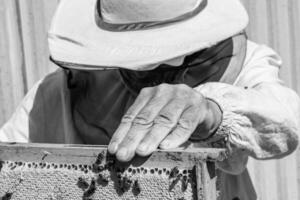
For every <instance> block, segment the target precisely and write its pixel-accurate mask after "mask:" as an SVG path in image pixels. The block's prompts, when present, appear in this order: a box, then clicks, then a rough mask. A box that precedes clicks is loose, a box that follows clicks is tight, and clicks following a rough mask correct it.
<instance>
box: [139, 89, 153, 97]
mask: <svg viewBox="0 0 300 200" xmlns="http://www.w3.org/2000/svg"><path fill="white" fill-rule="evenodd" d="M152 89H153V88H152V87H145V88H143V89H142V90H141V91H140V95H145V96H146V95H148V94H149V93H150V91H151V90H152Z"/></svg>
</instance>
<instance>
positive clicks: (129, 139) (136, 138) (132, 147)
mask: <svg viewBox="0 0 300 200" xmlns="http://www.w3.org/2000/svg"><path fill="white" fill-rule="evenodd" d="M171 97H172V96H171V95H165V96H161V95H160V92H157V94H156V95H154V97H153V98H152V99H151V100H150V101H149V102H148V103H147V105H146V106H145V107H144V108H143V109H142V110H141V111H140V113H139V114H137V116H136V117H135V119H134V120H133V121H132V124H131V128H130V129H129V130H128V133H127V135H126V136H125V137H124V138H123V140H122V142H121V143H120V144H119V148H118V150H117V153H116V155H117V158H118V159H119V160H121V161H129V160H131V159H132V158H133V156H134V155H135V151H136V148H137V147H138V145H139V143H140V142H141V140H142V139H143V138H144V136H145V135H146V134H147V133H148V132H149V131H150V130H151V129H152V126H153V121H154V119H155V118H156V116H157V115H158V114H159V113H160V111H161V109H162V108H163V107H164V106H165V105H166V104H168V102H169V99H170V98H171Z"/></svg>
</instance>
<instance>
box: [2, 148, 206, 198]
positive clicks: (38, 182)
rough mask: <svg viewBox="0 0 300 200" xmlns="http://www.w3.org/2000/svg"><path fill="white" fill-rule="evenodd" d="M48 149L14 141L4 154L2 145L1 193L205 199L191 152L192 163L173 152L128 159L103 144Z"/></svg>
mask: <svg viewBox="0 0 300 200" xmlns="http://www.w3.org/2000/svg"><path fill="white" fill-rule="evenodd" d="M3 149H4V148H3ZM32 149H34V151H32ZM73 150H74V149H73ZM77 150H78V152H80V151H81V150H80V148H78V149H77ZM24 151H25V153H23V152H24ZM48 151H49V152H50V153H49V152H48ZM48 151H46V152H47V153H46V154H45V153H44V154H42V153H40V152H43V149H41V148H40V147H37V148H31V149H30V151H29V150H28V149H26V148H25V149H23V151H22V150H20V149H19V148H17V147H16V148H14V147H13V148H10V151H8V153H7V154H6V153H5V151H1V147H0V160H1V161H0V199H2V200H8V199H11V200H13V199H37V200H39V199H41V200H42V199H43V200H44V199H49V200H56V199H57V200H63V199H66V200H69V199H83V200H91V199H105V200H107V199H124V200H125V199H158V200H176V199H177V200H196V199H199V200H201V199H202V198H201V199H200V198H199V194H198V193H197V188H198V190H199V188H200V190H202V189H203V190H204V188H202V184H203V183H197V178H196V177H197V176H196V174H197V171H196V167H195V165H193V164H192V163H193V159H191V158H192V156H191V155H192V154H187V155H189V156H190V157H188V159H189V160H191V161H190V163H191V164H185V163H186V162H184V159H182V160H181V158H180V156H181V154H174V155H173V154H172V153H170V154H169V153H168V154H164V155H168V156H167V157H162V156H156V157H155V156H154V157H153V158H152V159H151V158H148V159H147V160H146V162H144V161H143V162H142V163H138V164H132V163H126V164H124V163H119V162H118V161H116V160H115V158H114V157H112V156H110V155H108V154H107V153H106V151H105V150H101V151H100V150H98V149H95V150H94V151H93V153H91V152H90V151H88V153H87V154H84V155H82V152H81V153H78V154H77V155H76V153H74V151H72V149H70V150H69V151H67V152H65V154H63V155H58V154H56V153H55V152H54V153H51V149H50V150H49V149H48ZM55 151H56V152H59V149H56V150H55ZM82 151H84V150H82ZM36 152H38V153H36ZM44 152H45V151H44ZM75 152H76V151H75ZM95 152H100V153H97V154H95ZM29 154H32V155H30V156H29ZM178 155H179V157H178ZM10 157H11V158H12V159H9V158H10ZM22 157H24V158H26V159H21V158H22ZM5 158H6V159H5ZM48 158H50V159H48ZM168 159H170V160H172V162H173V163H172V162H171V164H170V163H169V162H168ZM174 163H175V164H174ZM176 163H177V164H176ZM203 199H205V198H204V197H203Z"/></svg>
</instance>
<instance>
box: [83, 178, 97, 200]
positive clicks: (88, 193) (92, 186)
mask: <svg viewBox="0 0 300 200" xmlns="http://www.w3.org/2000/svg"><path fill="white" fill-rule="evenodd" d="M95 192H96V181H95V179H92V181H91V184H90V187H89V188H88V189H87V190H86V191H85V192H84V193H83V200H87V199H89V198H90V197H91V196H92V195H93V194H94V193H95Z"/></svg>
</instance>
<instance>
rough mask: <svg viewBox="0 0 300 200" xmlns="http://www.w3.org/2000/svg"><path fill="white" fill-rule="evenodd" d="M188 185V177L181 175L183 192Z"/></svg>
mask: <svg viewBox="0 0 300 200" xmlns="http://www.w3.org/2000/svg"><path fill="white" fill-rule="evenodd" d="M187 187H188V177H187V176H183V178H182V191H183V192H185V191H186V189H187Z"/></svg>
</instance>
